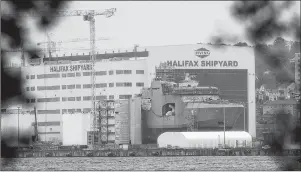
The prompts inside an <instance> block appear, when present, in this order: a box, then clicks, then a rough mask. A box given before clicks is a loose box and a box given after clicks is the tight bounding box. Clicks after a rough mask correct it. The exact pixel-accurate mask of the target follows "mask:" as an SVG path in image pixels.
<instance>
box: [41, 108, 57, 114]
mask: <svg viewBox="0 0 301 172" xmlns="http://www.w3.org/2000/svg"><path fill="white" fill-rule="evenodd" d="M60 113H61V110H60V109H56V110H38V114H60Z"/></svg>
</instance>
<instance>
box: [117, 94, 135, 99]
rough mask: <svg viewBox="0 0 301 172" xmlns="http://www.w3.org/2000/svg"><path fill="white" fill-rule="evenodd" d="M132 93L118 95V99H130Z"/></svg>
mask: <svg viewBox="0 0 301 172" xmlns="http://www.w3.org/2000/svg"><path fill="white" fill-rule="evenodd" d="M130 98H132V95H119V99H130Z"/></svg>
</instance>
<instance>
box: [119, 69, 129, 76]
mask: <svg viewBox="0 0 301 172" xmlns="http://www.w3.org/2000/svg"><path fill="white" fill-rule="evenodd" d="M121 74H132V71H131V70H116V75H121Z"/></svg>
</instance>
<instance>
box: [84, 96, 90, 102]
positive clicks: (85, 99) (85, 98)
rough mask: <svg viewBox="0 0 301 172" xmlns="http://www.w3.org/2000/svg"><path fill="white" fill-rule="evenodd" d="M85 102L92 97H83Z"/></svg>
mask: <svg viewBox="0 0 301 172" xmlns="http://www.w3.org/2000/svg"><path fill="white" fill-rule="evenodd" d="M83 100H84V101H88V100H91V96H84V97H83Z"/></svg>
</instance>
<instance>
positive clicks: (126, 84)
mask: <svg viewBox="0 0 301 172" xmlns="http://www.w3.org/2000/svg"><path fill="white" fill-rule="evenodd" d="M124 86H125V87H131V86H132V83H131V82H125V83H124Z"/></svg>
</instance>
